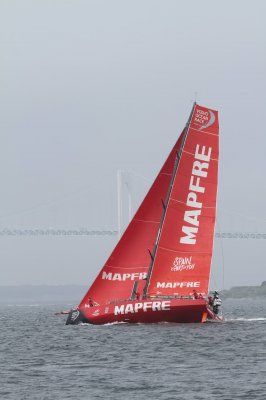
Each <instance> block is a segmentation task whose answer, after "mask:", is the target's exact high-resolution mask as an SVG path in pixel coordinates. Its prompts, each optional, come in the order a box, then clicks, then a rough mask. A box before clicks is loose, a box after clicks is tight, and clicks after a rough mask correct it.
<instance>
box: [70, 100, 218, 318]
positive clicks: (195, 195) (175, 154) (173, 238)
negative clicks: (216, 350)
mask: <svg viewBox="0 0 266 400" xmlns="http://www.w3.org/2000/svg"><path fill="white" fill-rule="evenodd" d="M218 158H219V123H218V112H217V111H215V110H211V109H209V108H206V107H202V106H200V105H198V104H196V103H195V104H194V105H193V108H192V111H191V114H190V117H189V120H188V122H187V125H186V127H185V129H184V130H183V132H182V133H181V135H180V137H179V139H178V140H177V142H176V143H175V145H174V147H173V148H172V150H171V152H170V154H169V156H168V158H167V159H166V161H165V163H164V165H163V166H162V168H161V170H160V172H159V174H158V176H157V177H156V179H155V181H154V182H153V184H152V186H151V188H150V190H149V191H148V193H147V195H146V197H145V198H144V200H143V202H142V203H141V205H140V207H139V209H138V210H137V212H136V214H135V215H134V217H133V219H132V220H131V222H130V223H129V225H128V227H127V229H126V231H125V232H124V234H123V236H122V237H121V239H120V240H119V242H118V244H117V245H116V247H115V248H114V250H113V252H112V253H111V255H110V257H109V258H108V260H107V261H106V263H105V264H104V266H103V268H102V269H101V271H100V273H99V274H98V276H97V277H96V279H95V281H94V282H93V284H92V285H91V287H90V288H89V290H88V292H87V293H86V294H85V296H84V298H83V299H82V300H81V302H80V304H79V305H78V307H77V308H76V309H73V310H71V311H70V312H69V315H68V318H67V322H66V324H78V323H90V324H106V323H113V322H128V323H155V322H180V323H183V322H205V321H207V320H214V321H221V320H222V317H221V315H220V312H219V306H220V299H219V298H218V295H217V294H215V296H214V297H211V296H209V295H208V293H209V280H210V267H211V260H212V251H213V239H214V226H215V219H216V194H217V176H218Z"/></svg>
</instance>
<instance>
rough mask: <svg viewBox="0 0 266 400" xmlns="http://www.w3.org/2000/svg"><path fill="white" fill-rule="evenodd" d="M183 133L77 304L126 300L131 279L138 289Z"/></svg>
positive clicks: (161, 212)
mask: <svg viewBox="0 0 266 400" xmlns="http://www.w3.org/2000/svg"><path fill="white" fill-rule="evenodd" d="M183 134H184V132H183V133H182V134H181V136H180V138H179V139H178V141H177V142H176V144H175V145H174V147H173V149H172V151H171V153H170V154H169V156H168V158H167V160H166V162H165V163H164V165H163V167H162V169H161V171H160V172H159V174H158V176H157V178H156V179H155V181H154V183H153V185H152V186H151V188H150V190H149V192H148V194H147V195H146V197H145V199H144V200H143V202H142V204H141V205H140V207H139V209H138V211H137V212H136V214H135V216H134V217H133V219H132V221H131V222H130V224H129V225H128V227H127V229H126V231H125V232H124V234H123V236H122V237H121V239H120V241H119V242H118V244H117V246H116V247H115V249H114V251H113V252H112V254H111V255H110V257H109V258H108V260H107V262H106V263H105V265H104V266H103V268H102V270H101V271H100V273H99V275H98V276H97V278H96V279H95V281H94V283H93V284H92V286H91V287H90V289H89V290H88V292H87V293H86V295H85V296H84V298H83V300H82V301H81V303H80V305H79V307H82V306H83V307H84V306H86V305H87V304H88V303H89V298H92V299H93V301H94V302H96V303H98V304H106V303H108V302H110V301H115V300H121V299H128V298H129V297H130V295H131V293H132V288H133V284H134V282H135V281H138V287H137V291H138V292H140V293H141V292H142V290H143V288H144V286H145V283H146V280H145V278H146V276H147V272H148V268H149V265H150V261H151V258H150V255H149V250H150V251H152V250H153V248H154V243H155V240H156V236H157V233H158V229H159V226H160V221H161V217H162V214H163V203H162V202H163V201H164V202H165V200H166V197H167V192H168V188H169V185H170V181H171V177H172V171H173V167H174V164H175V160H176V154H177V152H178V150H179V148H180V145H181V142H182V138H183Z"/></svg>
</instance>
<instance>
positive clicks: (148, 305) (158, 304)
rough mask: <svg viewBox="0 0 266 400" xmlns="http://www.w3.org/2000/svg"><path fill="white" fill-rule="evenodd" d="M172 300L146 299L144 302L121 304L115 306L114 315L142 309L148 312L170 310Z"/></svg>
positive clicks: (132, 312)
mask: <svg viewBox="0 0 266 400" xmlns="http://www.w3.org/2000/svg"><path fill="white" fill-rule="evenodd" d="M170 306H171V301H170V300H166V301H144V302H143V303H128V304H122V305H121V306H115V309H114V315H118V314H129V313H131V314H134V313H138V312H139V311H140V310H142V311H144V312H147V311H148V310H151V311H166V310H170Z"/></svg>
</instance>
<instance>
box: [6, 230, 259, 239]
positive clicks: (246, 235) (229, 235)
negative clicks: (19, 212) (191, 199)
mask: <svg viewBox="0 0 266 400" xmlns="http://www.w3.org/2000/svg"><path fill="white" fill-rule="evenodd" d="M117 235H118V230H111V229H99V230H98V229H97V230H91V229H86V228H84V229H53V228H49V229H2V230H0V236H117ZM215 237H216V238H218V239H253V240H254V239H260V240H261V239H266V233H258V232H216V233H215Z"/></svg>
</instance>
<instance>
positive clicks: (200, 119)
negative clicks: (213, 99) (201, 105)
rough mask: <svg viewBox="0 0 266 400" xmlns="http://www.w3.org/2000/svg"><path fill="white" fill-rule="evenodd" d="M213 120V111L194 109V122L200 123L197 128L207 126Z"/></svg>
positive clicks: (205, 127)
mask: <svg viewBox="0 0 266 400" xmlns="http://www.w3.org/2000/svg"><path fill="white" fill-rule="evenodd" d="M214 122H215V115H214V112H213V111H211V110H208V111H203V110H200V109H196V113H195V117H194V124H195V125H200V128H199V130H202V129H207V128H209V127H210V126H211V125H212V124H213V123H214Z"/></svg>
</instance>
